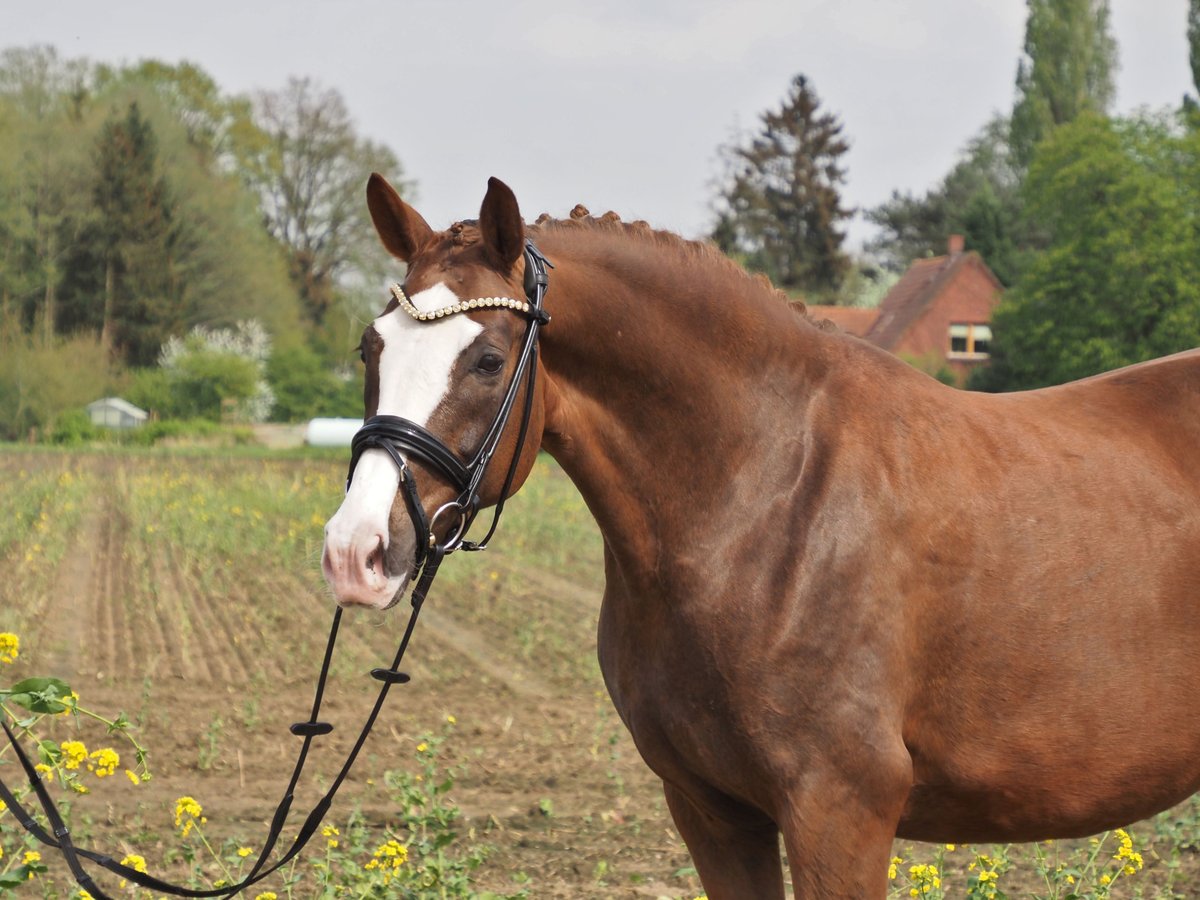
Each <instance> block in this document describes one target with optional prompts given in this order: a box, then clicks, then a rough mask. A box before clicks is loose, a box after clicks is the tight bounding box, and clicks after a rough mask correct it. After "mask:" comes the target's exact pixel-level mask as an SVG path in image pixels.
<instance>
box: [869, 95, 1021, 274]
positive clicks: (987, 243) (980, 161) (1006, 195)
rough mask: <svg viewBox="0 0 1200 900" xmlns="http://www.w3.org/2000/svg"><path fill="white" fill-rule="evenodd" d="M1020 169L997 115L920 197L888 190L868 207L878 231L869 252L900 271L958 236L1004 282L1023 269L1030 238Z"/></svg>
mask: <svg viewBox="0 0 1200 900" xmlns="http://www.w3.org/2000/svg"><path fill="white" fill-rule="evenodd" d="M1020 186H1021V173H1020V172H1019V171H1018V170H1017V167H1016V166H1015V164H1014V162H1013V159H1012V153H1011V152H1010V150H1009V144H1008V121H1007V119H1004V118H1000V117H997V118H994V119H993V120H992V121H991V122H989V123H988V124H987V125H986V126H985V127H984V128H983V130H982V131H981V132H980V133H979V134H978V135H977V136H976V137H974V138H972V139H971V141H970V143H969V144H968V145H967V147H966V149H965V150H964V151H963V153H962V155H961V157H960V159H959V161H958V162H957V163H956V164H955V166H954V168H953V169H951V170H950V172H949V174H947V175H946V177H945V178H943V179H942V181H941V183H939V184H938V185H937V186H936V187H934V188H932V189H930V190H929V191H927V192H926V194H925V195H924V196H923V197H915V196H913V195H912V194H900V193H898V192H896V193H893V194H892V197H891V199H890V200H888V201H887V202H886V203H883V204H881V205H880V206H877V207H875V208H874V209H872V210H869V211H868V212H867V219H868V220H869V221H871V222H874V223H875V224H877V225H879V226H880V227H881V228H882V233H881V234H880V236H879V237H878V238H876V239H875V240H874V241H872V242H871V244H870V245H869V249H872V250H875V251H877V252H879V253H880V254H881V255H882V256H883V257H884V259H885V261H886V263H887V265H888V266H889V268H891V269H892V270H894V271H902V270H903V269H905V268H907V266H908V264H909V263H910V262H912V260H914V259H919V258H921V257H925V256H933V255H937V254H940V253H944V252H945V247H946V239H947V238H948V237H949V236H950V235H951V234H961V235H963V236H964V238H965V245H966V247H967V249H970V250H976V251H978V252H979V253H980V255H981V256H982V257H983V258H984V260H986V261H987V263H988V266H989V267H990V268H991V269H992V271H993V272H995V273H996V276H997V277H998V278H999V279H1000V280H1001V281H1002V282H1004V283H1005V284H1011V283H1012V282H1013V281H1014V280H1015V278H1016V276H1017V273H1018V271H1019V269H1020V261H1021V258H1022V256H1023V251H1024V250H1025V249H1026V248H1027V245H1028V244H1029V243H1030V242H1031V236H1030V235H1029V234H1027V232H1026V229H1025V227H1024V224H1023V222H1022V218H1021V211H1022V202H1021V195H1020Z"/></svg>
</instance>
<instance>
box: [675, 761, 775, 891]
mask: <svg viewBox="0 0 1200 900" xmlns="http://www.w3.org/2000/svg"><path fill="white" fill-rule="evenodd" d="M663 791H664V793H665V794H666V796H667V807H668V808H669V809H670V810H671V817H672V818H673V819H674V820H675V827H676V828H678V829H679V834H680V835H681V836H682V837H683V840H684V843H686V844H687V848H688V852H690V853H691V855H692V862H694V863H695V864H696V871H697V872H698V873H699V874H700V881H701V882H702V883H703V884H704V891H705V894H706V896H707V897H708V900H745V898H750V897H753V898H755V900H783V897H784V891H783V864H782V862H781V861H780V857H779V829H778V828H777V827H776V826H775V823H773V822H771V821H770V820H769V819H765V818H764V819H763V821H762V822H761V823H758V824H754V825H751V826H750V827H747V826H746V825H745V824H744V823H743V824H739V825H734V824H731V823H729V822H726V821H724V820H723V819H719V818H717V817H715V816H713V815H711V814H709V813H707V812H705V811H704V810H702V809H700V808H698V807H697V806H696V805H694V804H693V803H692V801H691V800H689V799H688V798H687V796H686V795H685V794H683V793H682V792H681V791H679V790H678V789H676V788H674V787H672V786H671V785H669V784H665V783H664V785H663Z"/></svg>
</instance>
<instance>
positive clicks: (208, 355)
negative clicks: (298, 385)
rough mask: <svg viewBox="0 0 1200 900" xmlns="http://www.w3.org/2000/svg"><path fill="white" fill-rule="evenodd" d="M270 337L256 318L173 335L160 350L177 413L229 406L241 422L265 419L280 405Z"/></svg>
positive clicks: (202, 413) (207, 412)
mask: <svg viewBox="0 0 1200 900" xmlns="http://www.w3.org/2000/svg"><path fill="white" fill-rule="evenodd" d="M270 358H271V337H270V335H268V334H267V332H266V329H264V328H263V327H262V325H261V324H260V323H259V322H258V321H256V320H254V319H250V320H247V321H245V322H238V323H237V325H235V326H234V327H233V328H206V327H205V326H203V325H197V326H196V327H195V328H193V329H192V330H191V331H190V332H189V333H188V335H187V337H183V338H179V337H172V338H170V339H169V340H168V341H167V342H166V343H165V344H163V347H162V350H161V351H160V352H159V356H158V363H159V367H160V368H161V369H162V370H163V372H165V373H166V375H167V378H168V382H169V384H170V386H171V393H172V395H173V405H174V406H175V410H174V412H175V414H176V415H181V416H199V417H202V418H219V417H220V416H221V415H222V412H223V411H225V412H227V413H228V414H230V415H231V416H232V417H233V418H234V419H236V420H237V421H240V422H265V421H266V420H267V419H268V418H269V417H270V415H271V409H272V407H273V406H274V405H275V394H274V392H273V391H272V390H271V386H270V384H268V383H267V361H268V360H269V359H270Z"/></svg>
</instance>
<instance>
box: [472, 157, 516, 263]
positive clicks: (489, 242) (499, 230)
mask: <svg viewBox="0 0 1200 900" xmlns="http://www.w3.org/2000/svg"><path fill="white" fill-rule="evenodd" d="M479 231H480V233H481V234H482V235H483V244H484V247H486V248H487V252H488V255H489V256H490V257H491V261H492V263H493V264H494V265H495V266H496V267H497V268H498V269H500V270H501V271H503V272H507V271H508V270H510V269H511V268H512V267H513V266H515V265H516V263H517V260H518V259H519V258H520V256H521V254H522V253H523V252H524V251H525V223H524V222H522V221H521V210H520V209H519V208H518V207H517V198H516V196H515V195H514V194H513V192H512V189H511V188H510V187H509V186H508V185H507V184H505V183H504V182H503V181H501V180H500V179H499V178H489V179H488V189H487V194H485V195H484V197H483V205H482V206H481V207H480V208H479Z"/></svg>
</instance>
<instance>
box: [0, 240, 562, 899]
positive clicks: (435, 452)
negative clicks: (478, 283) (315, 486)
mask: <svg viewBox="0 0 1200 900" xmlns="http://www.w3.org/2000/svg"><path fill="white" fill-rule="evenodd" d="M547 267H549V268H553V265H552V264H551V263H550V261H549V260H547V259H546V257H545V256H543V255H542V253H541V251H540V250H538V249H537V247H536V246H535V245H534V243H533V242H532V241H530V240H528V239H527V240H526V241H525V295H526V300H527V302H525V303H518V302H517V301H511V300H508V299H507V298H486V299H485V300H482V301H474V302H475V303H476V305H475V306H471V305H470V303H471V301H468V302H467V303H459V304H455V305H454V306H452V307H446V308H444V309H442V310H437V311H435V312H436V315H432V314H421V313H419V311H417V312H418V314H417V315H416V316H415V318H417V319H418V320H420V321H426V320H428V319H429V318H431V317H432V318H441V317H443V316H446V315H454V314H456V313H459V312H468V311H470V310H472V309H480V308H489V307H495V308H504V309H511V310H513V311H514V312H516V313H517V314H519V315H524V316H526V317H527V319H528V324H527V325H526V329H525V336H524V338H523V340H522V343H521V350H520V355H519V356H518V359H517V367H516V371H515V372H514V373H513V378H512V381H511V382H510V383H509V386H508V389H507V391H506V392H505V395H504V398H503V400H502V401H501V403H500V408H499V410H498V411H497V413H496V418H495V419H494V420H493V421H492V425H491V427H490V428H489V429H488V431H487V434H486V435H485V436H484V439H483V442H482V443H481V445H480V447H479V450H478V451H476V453H475V456H474V457H473V458H472V459H471V460H470V462H467V463H463V462H462V461H461V460H460V459H459V458H458V455H457V454H456V453H454V451H452V450H451V449H450V448H449V447H447V446H446V444H445V443H444V442H443V441H442V440H441V439H440V438H438V437H436V436H435V435H433V434H432V433H430V432H429V431H428V430H426V429H425V428H424V427H423V426H421V425H418V424H417V423H415V422H411V421H409V420H407V419H402V418H399V417H397V416H372V417H371V418H370V419H368V420H367V421H366V422H364V423H363V426H362V428H360V429H359V430H358V432H357V433H356V434H355V436H354V439H353V441H352V443H351V451H350V469H349V472H348V474H347V476H346V486H347V488H349V486H350V480H351V479H352V478H353V477H354V469H355V467H356V466H357V465H358V461H359V459H360V458H361V457H362V454H363V452H364V451H365V450H368V449H371V448H378V449H380V450H383V451H384V452H385V453H387V454H388V456H389V457H390V458H391V459H392V461H393V462H394V463H395V464H396V467H397V468H398V469H399V472H400V485H401V490H402V491H403V494H404V499H405V505H406V506H407V508H408V512H409V517H410V518H411V519H412V523H413V527H414V529H416V533H417V538H418V539H417V551H416V559H415V560H414V565H415V570H416V572H417V573H418V577H417V579H416V585H415V586H414V588H413V591H412V595H411V598H410V603H411V607H412V609H411V611H410V613H409V617H408V622H407V624H406V625H405V629H404V635H403V637H402V638H401V639H400V644H399V646H398V648H397V650H396V655H395V658H394V659H393V660H392V664H391V666H390V667H388V668H383V667H379V668H375V669H372V670H371V673H370V674H371V677H372V678H374V679H375V680H376V681H379V682H380V688H379V694H378V696H377V698H376V700H375V704H374V706H373V707H372V708H371V712H370V713H369V714H368V716H367V719H366V721H365V722H364V724H363V727H362V730H361V731H360V732H359V735H358V738H357V739H356V740H355V742H354V745H353V747H352V748H351V750H350V753H349V754H348V755H347V757H346V761H345V762H344V763H343V765H342V768H341V769H340V771H339V772H338V774H337V776H336V777H335V778H334V779H333V782H332V783H331V785H330V787H329V789H328V790H327V791H326V792H325V794H324V796H322V797H321V799H320V800H318V801H317V803H316V805H315V806H314V807H313V809H312V810H311V811H310V812H309V813H308V815H307V816H306V817H305V819H304V823H303V824H302V825H301V827H300V830H299V832H298V833H297V835H296V837H295V838H294V839H293V841H292V844H291V846H290V847H288V849H287V850H286V851H285V852H284V853H283V855H282V856H280V857H279V859H277V860H276V861H275V862H273V863H271V864H270V865H267V862H268V860H269V859H270V856H271V853H272V851H273V850H274V849H275V845H276V843H277V842H278V841H279V838H280V836H281V835H282V833H283V829H284V826H285V825H286V824H287V820H288V815H289V813H290V812H291V808H292V801H293V798H294V795H295V791H296V787H297V785H298V784H299V782H300V776H301V773H302V772H303V771H304V764H305V762H306V760H307V758H308V751H309V748H310V746H311V745H312V741H313V739H314V738H316V737H320V736H322V735H326V734H329V733H330V732H331V731H333V726H332V725H331V724H329V723H328V722H322V721H320V720H319V719H318V716H319V715H320V711H321V701H322V698H323V696H324V692H325V682H326V679H327V677H328V675H329V669H330V665H331V662H332V659H333V648H334V645H335V644H336V642H337V634H338V627H339V625H340V623H341V618H342V609H341V607H338V608H337V609H335V610H334V614H333V623H332V625H331V626H330V629H329V639H328V641H327V642H326V645H325V655H324V657H323V659H322V662H321V670H320V673H319V674H318V676H317V685H316V691H315V695H314V698H313V707H312V712H311V714H310V715H309V718H308V720H307V721H304V722H297V723H295V724H293V725H292V726H291V729H290V730H291V732H292V734H294V735H296V736H297V737H301V738H303V739H304V740H303V743H302V744H301V747H300V750H299V752H298V754H297V757H296V764H295V767H294V768H293V770H292V775H291V778H290V779H289V780H288V784H287V788H286V789H285V791H284V795H283V799H281V800H280V801H279V804H278V806H276V808H275V812H274V813H273V815H272V817H271V825H270V828H269V830H268V832H267V836H266V838H265V839H264V841H263V846H262V849H261V850H259V853H258V856H257V858H256V860H255V862H254V864H253V865H252V866H251V868H250V871H249V873H248V874H247V875H246V877H245V878H243V879H242V880H241V881H240V882H238V883H237V884H233V885H225V886H223V887H219V888H210V889H197V888H189V887H184V886H181V885H174V884H171V883H170V882H167V881H163V880H161V879H159V878H156V877H154V876H153V875H150V874H148V873H145V872H139V871H138V870H136V869H134V868H133V867H132V866H127V865H124V864H122V863H119V862H117V861H116V860H115V859H114V858H113V857H112V856H111V855H109V854H105V853H97V852H95V851H93V850H89V849H86V848H82V847H77V846H76V845H75V843H74V842H73V841H72V839H71V833H70V831H69V829H68V828H67V827H66V824H65V823H64V821H63V818H62V816H61V814H60V813H59V811H58V809H57V807H56V806H55V804H54V800H53V799H52V798H51V797H50V794H49V791H47V790H46V786H45V784H44V783H43V782H42V779H41V777H40V776H39V775H38V773H37V770H36V769H35V768H34V765H33V762H32V761H31V760H30V759H29V756H28V754H27V753H26V752H25V750H24V748H22V747H21V744H20V742H19V741H18V739H17V736H16V734H14V733H13V730H12V729H11V728H10V727H9V724H8V722H6V721H2V720H0V725H2V726H3V729H4V732H5V735H6V736H7V738H8V741H9V743H10V744H11V745H12V747H13V748H14V751H15V752H16V755H17V759H18V761H19V762H20V763H21V767H22V769H23V770H24V772H25V775H26V777H27V778H28V780H29V783H30V785H31V786H32V788H33V792H34V794H35V796H36V797H37V799H38V803H39V804H40V805H41V807H42V810H43V812H44V813H45V815H46V819H47V821H48V823H49V825H50V830H49V831H47V830H46V829H45V828H43V827H42V826H41V825H40V824H39V823H38V822H37V821H36V820H35V819H34V818H33V816H32V815H30V814H29V812H28V811H27V810H26V809H25V808H24V806H22V804H21V803H20V801H19V800H18V799H17V798H16V796H15V795H14V793H13V792H12V790H10V789H9V788H8V786H7V785H6V784H5V783H4V782H3V780H0V801H3V803H5V804H6V805H7V806H8V808H9V809H10V810H12V812H13V816H14V817H15V818H16V820H17V821H18V822H19V823H20V824H21V825H22V827H24V828H25V830H26V831H27V832H29V834H30V835H32V836H33V837H34V838H35V839H36V840H38V841H40V842H41V843H42V844H44V845H46V846H48V847H52V848H54V849H56V850H58V851H60V852H61V853H62V855H63V857H64V859H65V860H66V862H67V866H68V868H70V870H71V874H72V876H73V877H74V878H75V881H76V883H77V884H78V885H79V886H80V887H82V888H83V889H84V890H86V891H87V892H88V893H89V894H90V895H91V896H92V897H93V898H94V900H112V898H111V897H110V895H108V894H106V893H105V892H104V891H103V890H102V889H101V888H100V887H99V886H98V885H97V884H96V882H95V881H94V880H93V879H92V876H91V875H90V874H89V873H88V872H87V871H86V870H85V869H84V868H83V863H82V860H87V861H89V862H92V863H95V864H96V865H98V866H101V867H102V868H104V869H106V870H107V871H109V872H111V873H112V874H113V875H116V876H118V877H120V878H124V879H126V880H128V881H130V882H132V883H134V884H136V885H138V886H139V887H143V888H146V889H148V890H152V891H156V892H158V893H162V894H170V895H172V896H175V897H195V898H205V897H234V896H235V895H237V894H240V893H241V892H242V891H243V890H245V889H246V888H248V887H250V886H251V885H254V884H257V883H258V882H260V881H262V880H263V879H264V878H266V877H267V876H268V875H271V874H272V873H273V872H275V871H277V870H278V869H280V868H281V867H283V866H285V865H286V864H287V863H289V862H290V861H291V860H292V859H293V858H294V857H295V856H296V855H297V854H299V853H300V851H301V850H302V849H304V847H305V845H306V844H307V843H308V842H309V840H310V839H311V838H312V836H313V835H314V834H315V833H316V831H317V829H318V828H319V827H320V825H321V820H322V819H323V818H324V817H325V814H326V813H327V812H328V811H329V808H330V806H331V805H332V803H333V799H334V796H335V795H336V794H337V792H338V789H339V788H340V787H341V786H342V783H343V782H344V781H345V780H346V778H347V776H348V775H349V774H350V769H351V767H352V766H353V765H354V762H355V760H356V759H357V758H358V754H359V752H360V751H361V750H362V748H363V745H364V744H365V743H366V740H367V737H368V736H369V735H370V733H371V729H372V728H373V727H374V725H375V721H376V719H378V717H379V713H380V712H381V711H382V709H383V704H384V701H385V700H386V699H387V695H388V691H389V690H390V689H391V687H392V685H394V684H404V683H406V682H408V681H409V680H410V679H409V676H408V674H407V673H405V672H401V671H400V663H401V662H402V660H403V659H404V654H405V651H406V650H407V649H408V644H409V640H410V639H411V638H412V635H413V630H414V629H415V628H416V624H417V617H418V615H419V614H420V612H421V606H422V604H423V603H424V602H425V597H426V594H427V593H428V591H429V587H430V585H431V584H432V583H433V579H434V577H435V576H436V575H437V572H438V567H439V566H440V565H441V563H442V560H443V559H444V558H445V557H446V555H447V554H448V553H452V552H454V551H455V550H459V549H461V550H483V549H485V548H486V546H487V543H488V541H489V540H491V538H492V535H493V534H494V533H495V531H496V526H497V525H498V524H499V521H500V513H501V512H502V511H503V508H504V500H505V498H506V497H507V496H508V493H509V490H510V489H511V487H512V482H513V479H514V478H515V476H516V470H517V464H518V462H519V460H520V457H521V450H522V448H523V447H524V444H525V438H526V436H527V434H528V427H529V418H530V415H531V413H532V410H533V389H534V384H535V380H536V376H537V336H538V330H539V329H540V328H541V326H543V325H545V324H547V323H548V322H549V321H550V317H549V316H548V315H547V314H546V312H545V311H544V309H543V306H542V301H543V298H544V297H545V294H546V289H547V287H548V285H549V278H548V275H547V272H546V269H547ZM399 290H400V293H401V294H403V289H402V288H399ZM409 306H412V304H411V303H410V304H409ZM401 307H402V308H403V303H401ZM415 309H416V308H415V307H413V310H415ZM406 311H408V310H406ZM408 312H409V314H410V315H413V312H412V311H408ZM522 381H524V383H525V385H526V391H525V399H524V404H523V406H522V414H521V422H520V426H519V431H518V434H517V441H516V446H515V449H514V451H513V458H512V462H511V463H510V465H509V467H508V473H507V475H506V476H505V480H504V485H503V487H502V488H501V491H500V499H499V501H498V502H497V503H496V507H495V512H494V514H493V518H492V523H491V526H490V527H489V529H488V531H487V534H486V536H485V537H484V539H483V540H482V541H479V542H477V543H473V542H471V541H467V540H466V539H465V536H466V532H467V529H468V528H470V526H471V523H472V522H473V521H474V519H475V514H476V513H477V512H478V510H479V504H480V498H479V485H480V483H481V482H482V480H483V476H484V473H485V472H486V470H487V466H488V463H489V462H490V461H491V459H492V456H493V455H494V454H495V452H496V448H497V447H498V446H499V444H500V440H501V438H502V436H503V434H504V430H505V427H506V426H507V424H508V421H509V418H510V417H511V414H512V409H513V405H514V404H515V402H516V396H517V393H518V391H519V389H520V386H521V383H522ZM401 451H404V452H401ZM404 453H408V454H410V455H411V456H413V457H414V458H415V459H417V460H419V461H420V462H421V463H423V464H425V465H427V466H429V467H430V468H431V469H433V470H434V471H435V472H436V473H437V474H438V475H440V476H441V477H442V478H444V479H446V481H448V482H449V483H450V484H451V485H453V486H454V487H455V489H457V490H458V491H459V497H458V499H457V500H454V501H451V502H450V503H447V504H444V505H443V506H442V507H440V508H439V509H438V510H436V511H435V512H434V514H433V516H432V517H429V516H427V515H426V514H425V510H424V507H423V506H422V505H421V502H420V496H419V494H418V492H417V487H416V482H415V480H414V479H413V476H412V471H411V469H410V468H409V466H408V463H407V461H406V459H405V456H404ZM453 516H457V519H456V520H454V519H453ZM443 518H445V519H446V520H447V523H448V525H449V526H450V527H449V529H448V532H447V539H446V540H445V541H442V542H439V541H438V540H437V538H436V535H435V534H434V531H433V528H434V526H436V525H438V524H439V520H440V519H443Z"/></svg>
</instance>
